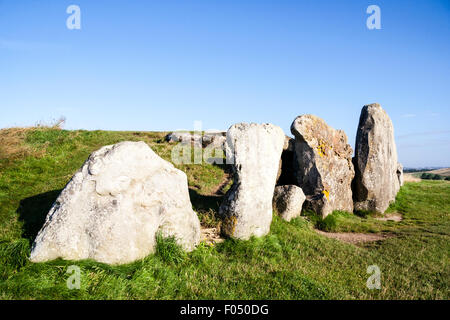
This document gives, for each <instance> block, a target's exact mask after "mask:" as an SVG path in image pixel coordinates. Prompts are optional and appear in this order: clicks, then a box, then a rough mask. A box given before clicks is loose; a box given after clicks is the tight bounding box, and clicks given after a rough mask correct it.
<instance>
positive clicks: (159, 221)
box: [30, 142, 200, 264]
mask: <svg viewBox="0 0 450 320" xmlns="http://www.w3.org/2000/svg"><path fill="white" fill-rule="evenodd" d="M157 232H161V233H162V235H163V236H165V237H168V236H174V237H175V238H176V240H177V242H178V243H179V244H180V245H181V246H182V247H183V248H184V249H186V250H192V249H193V248H194V247H195V245H196V244H197V243H198V242H199V240H200V223H199V220H198V217H197V215H196V213H195V212H194V211H193V210H192V205H191V203H190V199H189V193H188V185H187V177H186V174H185V173H184V172H182V171H180V170H178V169H176V168H174V166H173V165H172V164H171V163H169V162H167V161H165V160H163V159H162V158H160V157H159V156H158V155H157V154H155V153H154V152H153V150H152V149H150V148H149V147H148V146H147V144H145V143H144V142H121V143H118V144H115V145H111V146H106V147H103V148H101V149H100V150H98V151H96V152H94V153H92V154H91V155H90V157H89V159H88V160H87V161H86V162H85V163H84V165H83V166H82V168H81V169H80V170H79V171H78V172H77V173H76V174H75V175H74V176H73V178H72V179H71V180H70V182H69V183H68V184H67V186H66V187H65V188H64V190H63V191H62V192H61V194H60V195H59V197H58V199H57V200H56V202H55V203H54V205H53V207H52V208H51V210H50V212H49V213H48V215H47V218H46V222H45V224H44V226H43V227H42V229H41V230H40V231H39V234H38V235H37V237H36V239H35V242H34V244H33V247H32V251H31V257H30V259H31V261H33V262H41V261H47V260H52V259H56V258H63V259H66V260H80V259H93V260H96V261H99V262H104V263H110V264H121V263H128V262H132V261H134V260H137V259H140V258H144V257H145V256H147V255H148V254H149V253H151V252H153V251H154V248H155V241H156V240H155V235H156V233H157Z"/></svg>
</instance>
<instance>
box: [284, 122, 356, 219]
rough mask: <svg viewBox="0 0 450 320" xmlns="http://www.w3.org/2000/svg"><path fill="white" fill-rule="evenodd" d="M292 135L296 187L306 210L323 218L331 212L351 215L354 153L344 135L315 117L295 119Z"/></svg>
mask: <svg viewBox="0 0 450 320" xmlns="http://www.w3.org/2000/svg"><path fill="white" fill-rule="evenodd" d="M291 132H292V134H293V135H294V136H295V148H294V149H295V154H294V156H295V160H294V172H295V178H296V184H297V185H298V186H299V187H301V188H302V189H303V192H304V193H305V195H306V208H309V209H311V210H313V211H315V212H316V213H317V214H319V215H320V216H322V217H325V216H327V215H328V214H330V213H331V212H332V211H333V210H339V211H347V212H352V211H353V200H352V190H351V182H352V179H353V177H354V169H353V164H352V153H353V150H352V148H351V147H350V145H349V144H348V143H347V135H346V134H345V132H344V131H342V130H336V129H334V128H332V127H330V126H329V125H328V124H327V123H326V122H325V121H324V120H322V119H321V118H319V117H316V116H314V115H302V116H299V117H297V118H296V119H295V120H294V122H293V123H292V125H291Z"/></svg>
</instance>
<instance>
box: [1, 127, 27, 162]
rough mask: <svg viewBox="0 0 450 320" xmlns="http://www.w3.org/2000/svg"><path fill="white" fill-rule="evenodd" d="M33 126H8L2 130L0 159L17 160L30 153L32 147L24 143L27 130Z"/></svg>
mask: <svg viewBox="0 0 450 320" xmlns="http://www.w3.org/2000/svg"><path fill="white" fill-rule="evenodd" d="M31 129H32V128H8V129H1V130H0V159H1V160H5V159H6V160H15V159H19V158H23V157H26V156H28V155H30V153H31V149H30V148H29V147H28V146H27V145H26V144H25V143H24V140H25V137H26V132H27V131H29V130H31Z"/></svg>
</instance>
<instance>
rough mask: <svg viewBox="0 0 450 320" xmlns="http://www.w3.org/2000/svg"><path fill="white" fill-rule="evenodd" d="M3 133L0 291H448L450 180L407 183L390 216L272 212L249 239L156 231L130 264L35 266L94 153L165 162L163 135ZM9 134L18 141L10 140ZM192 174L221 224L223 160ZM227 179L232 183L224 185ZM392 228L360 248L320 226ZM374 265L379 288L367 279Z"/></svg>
mask: <svg viewBox="0 0 450 320" xmlns="http://www.w3.org/2000/svg"><path fill="white" fill-rule="evenodd" d="M8 130H17V131H16V133H17V134H13V133H12V132H14V131H7V130H6V131H5V130H0V141H2V142H4V143H2V145H1V149H0V155H1V157H0V299H449V297H450V296H449V282H450V270H449V251H450V250H449V248H450V246H449V240H450V239H449V236H450V218H449V213H450V184H449V183H448V182H446V181H422V182H420V183H406V184H405V186H403V187H402V189H401V191H400V192H399V194H398V196H397V200H396V202H395V203H394V204H393V205H391V207H390V208H389V210H388V212H398V213H400V214H402V215H403V218H404V219H403V220H402V221H401V222H392V221H379V220H376V219H375V218H376V217H375V216H373V215H371V214H367V213H359V215H354V214H349V213H345V212H334V213H333V214H332V215H331V216H329V218H328V217H327V218H326V219H325V220H323V221H322V220H321V219H318V218H317V217H316V216H315V215H312V214H310V213H309V214H308V213H306V215H305V216H304V217H300V218H297V219H294V220H292V221H291V222H286V221H284V220H282V219H280V218H278V217H277V216H274V220H273V222H272V226H271V232H270V233H269V235H267V236H266V237H263V238H252V239H250V240H249V241H238V240H232V239H229V240H226V241H225V242H223V243H221V244H217V245H216V246H210V245H207V244H205V243H202V244H200V245H199V246H198V247H197V248H196V249H195V250H194V251H192V252H190V253H184V252H183V251H181V250H180V248H179V247H177V245H176V244H175V242H174V241H173V239H162V238H160V237H158V239H157V250H156V253H155V254H152V255H149V256H148V257H146V258H145V259H142V260H140V261H136V262H134V263H131V264H127V265H121V266H109V265H106V264H101V263H97V262H94V261H90V260H86V261H76V262H75V261H63V260H55V261H51V262H47V263H37V264H35V263H31V262H29V261H28V259H27V257H28V255H29V249H30V245H31V243H32V241H33V239H34V237H35V236H36V234H37V232H38V230H39V229H40V227H41V226H42V223H43V220H44V218H45V216H46V214H47V212H48V209H49V208H50V206H51V205H52V202H53V201H54V200H55V199H56V197H57V196H58V194H59V192H60V190H61V189H63V188H64V186H65V184H66V183H67V182H68V180H69V179H70V177H71V176H72V175H73V174H74V172H75V171H76V170H77V169H78V168H79V167H80V166H81V165H82V164H83V162H84V161H85V160H86V158H87V157H88V155H89V154H90V153H91V152H92V151H94V150H97V149H98V148H100V147H101V146H103V145H107V144H113V143H116V142H119V141H124V140H132V141H138V140H142V141H145V142H146V143H148V144H149V146H150V147H151V148H152V149H153V150H154V151H155V152H157V153H158V154H159V155H160V156H161V157H162V158H164V159H166V160H170V155H171V150H172V148H173V145H172V144H169V143H166V142H164V141H163V140H164V139H163V137H164V135H165V133H163V132H106V131H65V130H59V129H56V128H29V129H8ZM11 139H12V140H13V141H11ZM177 167H178V168H180V169H181V170H183V171H185V172H186V174H187V176H188V183H189V187H190V195H191V201H192V203H193V208H194V210H196V212H197V213H198V214H199V217H200V219H201V221H202V224H203V225H204V226H214V225H216V224H217V223H218V219H217V217H216V213H217V208H218V205H219V204H220V202H221V200H222V196H221V195H220V194H216V192H215V191H216V190H217V187H218V186H220V185H221V184H223V183H224V178H226V176H227V175H226V172H225V171H226V168H225V167H223V166H219V165H210V164H204V165H194V164H192V165H181V166H177ZM227 185H229V183H227ZM315 227H320V228H322V229H324V230H326V231H333V232H376V233H380V232H388V233H392V234H394V235H395V237H392V238H389V239H386V240H384V241H380V242H374V243H368V244H365V245H360V246H355V245H351V244H346V243H342V242H340V241H338V240H335V239H329V238H326V237H323V236H321V235H319V234H317V233H316V232H315V231H314V228H315ZM374 264H375V265H378V266H379V267H380V269H381V272H382V278H381V289H380V290H369V289H368V288H367V287H366V281H367V278H368V277H369V276H370V274H367V267H368V266H370V265H374ZM71 265H77V266H79V267H80V269H81V288H80V289H79V290H76V289H75V290H69V289H68V288H67V286H66V281H67V279H68V278H69V276H70V274H68V273H67V269H68V267H69V266H71Z"/></svg>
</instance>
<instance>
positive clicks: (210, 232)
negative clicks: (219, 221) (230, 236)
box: [201, 227, 225, 245]
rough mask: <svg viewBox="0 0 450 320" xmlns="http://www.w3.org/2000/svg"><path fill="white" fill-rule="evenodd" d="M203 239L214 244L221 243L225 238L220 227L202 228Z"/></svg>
mask: <svg viewBox="0 0 450 320" xmlns="http://www.w3.org/2000/svg"><path fill="white" fill-rule="evenodd" d="M201 233H202V235H201V241H204V242H206V243H207V244H211V245H214V244H216V243H221V242H223V241H224V240H225V239H224V238H222V237H221V236H220V231H219V229H218V228H203V227H202V228H201Z"/></svg>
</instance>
